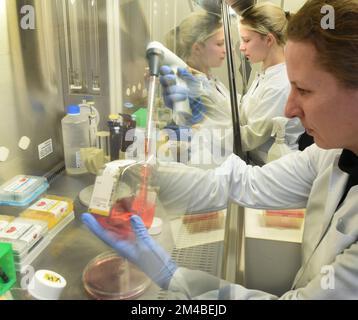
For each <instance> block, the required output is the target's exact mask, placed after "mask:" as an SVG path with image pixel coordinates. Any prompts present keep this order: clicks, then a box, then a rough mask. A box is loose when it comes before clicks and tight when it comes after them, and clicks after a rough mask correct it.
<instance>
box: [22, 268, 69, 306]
mask: <svg viewBox="0 0 358 320" xmlns="http://www.w3.org/2000/svg"><path fill="white" fill-rule="evenodd" d="M66 284H67V283H66V280H65V279H64V278H63V277H62V276H61V275H59V274H58V273H56V272H53V271H50V270H38V271H36V273H35V275H34V276H33V278H32V279H31V281H30V284H29V287H28V292H29V293H30V294H31V295H32V296H33V297H34V298H36V299H38V300H58V299H59V297H60V295H61V292H62V290H63V289H64V288H65V286H66Z"/></svg>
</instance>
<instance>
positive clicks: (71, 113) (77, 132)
mask: <svg viewBox="0 0 358 320" xmlns="http://www.w3.org/2000/svg"><path fill="white" fill-rule="evenodd" d="M80 110H81V109H80V107H79V106H78V105H71V106H68V107H67V115H66V116H65V117H64V118H63V119H62V120H61V124H62V137H63V150H64V155H65V166H66V172H67V173H68V174H71V175H74V174H82V173H86V172H87V169H86V168H85V166H84V164H83V162H82V160H81V152H80V150H81V148H89V147H90V137H89V122H88V116H87V115H86V114H83V113H82V114H81V112H80Z"/></svg>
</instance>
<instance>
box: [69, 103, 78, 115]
mask: <svg viewBox="0 0 358 320" xmlns="http://www.w3.org/2000/svg"><path fill="white" fill-rule="evenodd" d="M67 113H68V114H80V106H79V105H76V104H74V105H70V106H68V107H67Z"/></svg>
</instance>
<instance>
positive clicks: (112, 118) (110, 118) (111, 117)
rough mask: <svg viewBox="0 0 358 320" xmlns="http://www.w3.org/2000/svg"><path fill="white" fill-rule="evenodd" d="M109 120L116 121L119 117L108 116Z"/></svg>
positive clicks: (116, 115) (115, 115) (114, 115)
mask: <svg viewBox="0 0 358 320" xmlns="http://www.w3.org/2000/svg"><path fill="white" fill-rule="evenodd" d="M108 119H109V120H118V119H119V115H118V114H110V115H109V117H108Z"/></svg>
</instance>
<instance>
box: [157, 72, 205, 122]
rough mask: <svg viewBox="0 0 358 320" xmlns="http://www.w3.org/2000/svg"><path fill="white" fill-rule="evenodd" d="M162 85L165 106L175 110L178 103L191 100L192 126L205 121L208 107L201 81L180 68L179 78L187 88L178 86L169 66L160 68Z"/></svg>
mask: <svg viewBox="0 0 358 320" xmlns="http://www.w3.org/2000/svg"><path fill="white" fill-rule="evenodd" d="M160 74H161V76H160V83H161V85H162V87H163V96H164V102H165V105H166V106H167V107H169V108H171V109H173V104H174V103H175V102H178V101H184V100H185V99H189V105H190V108H191V111H192V118H191V124H196V123H198V122H200V121H202V120H203V118H204V114H205V112H206V107H205V105H204V104H203V102H202V99H201V94H202V89H201V88H202V84H201V82H200V80H199V79H197V78H196V77H194V76H193V75H192V74H191V73H190V72H189V71H188V70H187V69H185V68H178V76H179V77H180V78H181V79H183V80H184V81H185V82H186V84H187V87H185V86H183V85H180V84H177V76H176V75H175V74H174V73H173V70H172V69H171V68H170V67H168V66H162V67H161V68H160Z"/></svg>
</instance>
